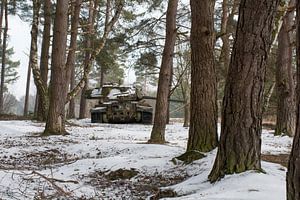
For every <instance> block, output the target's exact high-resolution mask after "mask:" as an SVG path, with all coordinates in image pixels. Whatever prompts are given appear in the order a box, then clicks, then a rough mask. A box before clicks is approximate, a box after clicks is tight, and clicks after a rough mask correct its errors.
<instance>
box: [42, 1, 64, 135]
mask: <svg viewBox="0 0 300 200" xmlns="http://www.w3.org/2000/svg"><path fill="white" fill-rule="evenodd" d="M68 5H69V4H68V1H65V0H58V1H57V4H56V13H55V19H54V27H53V34H54V35H53V46H52V55H51V59H52V62H51V78H50V106H49V112H48V117H47V123H46V128H45V131H44V134H45V135H49V134H50V135H61V134H65V133H66V130H65V103H66V96H67V91H68V85H67V84H66V80H65V78H66V76H67V73H68V69H67V68H66V66H65V64H66V43H67V31H68Z"/></svg>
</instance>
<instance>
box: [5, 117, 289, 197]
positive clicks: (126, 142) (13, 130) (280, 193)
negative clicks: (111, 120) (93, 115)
mask: <svg viewBox="0 0 300 200" xmlns="http://www.w3.org/2000/svg"><path fill="white" fill-rule="evenodd" d="M151 128H152V126H151V125H141V124H91V123H90V122H89V120H88V119H85V120H72V121H69V123H68V127H67V130H68V132H69V133H70V135H67V136H50V137H40V136H39V133H41V132H42V131H43V129H44V124H43V123H37V122H33V121H17V120H15V121H12V120H8V121H0V199H5V200H6V199H7V200H8V199H58V197H59V199H120V200H121V199H126V200H127V199H133V200H135V199H159V198H167V197H169V198H172V199H173V198H174V199H191V200H192V199H205V200H217V199H219V200H220V199H222V200H225V199H228V200H229V199H230V200H233V199H235V200H246V199H247V200H248V199H253V200H254V199H255V200H260V199H262V200H263V199H272V200H282V199H285V173H286V167H284V166H286V162H287V155H288V153H289V151H290V148H291V144H292V139H291V138H289V137H286V136H285V137H281V136H276V137H275V136H273V134H272V131H270V130H264V131H263V134H262V153H263V156H262V159H263V160H267V161H270V162H274V163H280V164H281V165H280V164H274V163H270V162H264V161H263V162H262V166H263V169H264V171H265V172H266V173H257V172H254V171H249V172H246V173H242V174H234V175H228V176H226V177H225V178H224V179H222V180H221V181H220V182H217V183H215V184H210V183H209V182H208V181H207V176H208V174H209V172H210V169H211V167H212V164H213V161H214V157H215V154H216V150H214V151H212V152H210V153H207V154H206V157H205V158H203V159H201V160H198V161H195V162H193V163H191V164H189V165H184V164H183V163H181V162H179V161H178V162H173V161H172V159H173V158H174V157H176V156H179V155H181V154H182V153H184V152H185V147H186V142H187V136H188V129H187V128H184V127H182V124H181V123H174V124H171V125H168V126H167V130H166V139H167V141H168V142H169V143H167V144H165V145H155V144H146V142H147V140H148V138H149V135H150V132H151Z"/></svg>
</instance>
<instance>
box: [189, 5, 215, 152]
mask: <svg viewBox="0 0 300 200" xmlns="http://www.w3.org/2000/svg"><path fill="white" fill-rule="evenodd" d="M191 9H192V28H191V55H192V57H191V59H192V60H191V64H192V66H191V122H190V130H189V139H188V144H187V151H191V150H198V151H201V152H208V151H211V150H212V149H214V148H215V147H216V146H217V143H218V136H217V119H218V111H217V88H216V86H217V79H216V72H215V66H214V20H213V16H214V1H210V0H205V1H197V0H191Z"/></svg>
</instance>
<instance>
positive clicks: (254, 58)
mask: <svg viewBox="0 0 300 200" xmlns="http://www.w3.org/2000/svg"><path fill="white" fill-rule="evenodd" d="M278 3H279V0H241V3H240V9H239V19H238V25H237V32H236V39H235V43H234V46H233V51H232V57H231V62H230V66H229V71H228V77H227V80H226V86H225V96H224V101H223V109H222V128H221V139H220V145H219V149H218V153H217V157H216V160H215V163H214V166H213V169H212V171H211V173H210V175H209V180H210V181H211V182H214V181H217V180H219V179H220V178H222V177H223V176H224V175H225V174H232V173H241V172H244V171H246V170H261V163H260V155H261V152H260V151H261V124H262V106H263V89H264V76H265V72H266V59H267V57H268V53H269V50H270V46H271V44H272V34H271V33H272V27H273V22H274V18H275V14H276V9H277V6H278ZM257 8H259V9H257Z"/></svg>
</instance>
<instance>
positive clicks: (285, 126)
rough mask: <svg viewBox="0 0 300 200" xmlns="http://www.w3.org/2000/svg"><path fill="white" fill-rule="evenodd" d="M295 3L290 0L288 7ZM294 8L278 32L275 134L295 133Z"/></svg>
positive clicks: (291, 134) (286, 16) (285, 17)
mask: <svg viewBox="0 0 300 200" xmlns="http://www.w3.org/2000/svg"><path fill="white" fill-rule="evenodd" d="M294 4H295V0H291V1H290V4H289V7H292V6H293V5H294ZM293 19H294V10H293V9H292V10H288V11H287V12H286V14H285V16H284V17H283V23H282V26H281V29H280V31H279V34H278V50H277V68H276V89H277V120H276V129H275V135H281V134H284V135H288V136H293V135H294V133H295V126H296V122H295V118H296V108H295V84H294V78H293V76H294V73H293V65H292V59H293V48H292V39H291V31H292V30H293V28H292V26H293Z"/></svg>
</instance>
